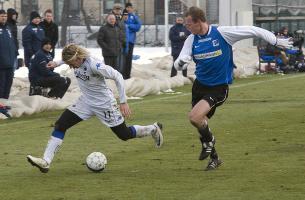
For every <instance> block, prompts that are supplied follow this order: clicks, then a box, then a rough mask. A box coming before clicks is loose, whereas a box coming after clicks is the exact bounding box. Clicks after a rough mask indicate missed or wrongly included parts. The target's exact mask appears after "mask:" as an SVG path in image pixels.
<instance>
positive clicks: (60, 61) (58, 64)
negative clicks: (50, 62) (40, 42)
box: [54, 60, 65, 66]
mask: <svg viewBox="0 0 305 200" xmlns="http://www.w3.org/2000/svg"><path fill="white" fill-rule="evenodd" d="M54 62H55V63H56V64H57V66H60V65H63V64H65V62H64V61H62V60H57V61H54Z"/></svg>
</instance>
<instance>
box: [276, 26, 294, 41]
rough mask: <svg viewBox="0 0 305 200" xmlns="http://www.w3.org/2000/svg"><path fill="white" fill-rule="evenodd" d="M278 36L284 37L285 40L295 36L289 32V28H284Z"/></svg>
mask: <svg viewBox="0 0 305 200" xmlns="http://www.w3.org/2000/svg"><path fill="white" fill-rule="evenodd" d="M277 36H281V37H284V38H290V37H293V35H292V34H291V33H289V32H288V28H287V27H282V28H281V30H280V32H279V33H278V35H277Z"/></svg>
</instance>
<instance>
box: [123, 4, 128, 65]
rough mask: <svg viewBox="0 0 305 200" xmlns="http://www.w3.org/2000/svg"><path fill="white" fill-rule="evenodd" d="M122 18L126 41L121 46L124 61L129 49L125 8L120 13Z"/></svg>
mask: <svg viewBox="0 0 305 200" xmlns="http://www.w3.org/2000/svg"><path fill="white" fill-rule="evenodd" d="M122 20H123V21H124V26H125V37H126V43H125V46H123V55H124V58H125V61H126V55H127V54H128V49H129V46H128V42H127V41H128V40H129V39H128V37H129V29H128V25H127V24H126V21H127V20H128V11H127V10H126V9H124V10H123V13H122ZM125 61H124V62H123V64H124V65H123V66H125Z"/></svg>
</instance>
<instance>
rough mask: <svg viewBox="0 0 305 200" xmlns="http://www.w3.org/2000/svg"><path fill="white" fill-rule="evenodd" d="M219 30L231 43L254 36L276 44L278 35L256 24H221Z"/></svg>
mask: <svg viewBox="0 0 305 200" xmlns="http://www.w3.org/2000/svg"><path fill="white" fill-rule="evenodd" d="M217 30H218V31H219V32H220V34H221V35H222V37H223V38H224V39H225V40H226V41H227V42H228V43H229V44H230V45H233V44H234V43H236V42H238V41H240V40H243V39H248V38H254V37H258V38H261V39H263V40H265V41H266V42H268V43H270V44H272V45H276V37H275V35H274V34H273V33H272V32H270V31H268V30H266V29H262V28H259V27H256V26H220V27H218V28H217Z"/></svg>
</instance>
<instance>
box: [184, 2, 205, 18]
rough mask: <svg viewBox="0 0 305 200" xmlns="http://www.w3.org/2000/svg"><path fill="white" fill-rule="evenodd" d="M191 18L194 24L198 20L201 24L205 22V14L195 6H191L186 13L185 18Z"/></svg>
mask: <svg viewBox="0 0 305 200" xmlns="http://www.w3.org/2000/svg"><path fill="white" fill-rule="evenodd" d="M188 16H191V17H192V20H193V21H194V22H198V21H199V20H200V21H202V22H206V21H207V20H206V17H205V13H204V11H203V10H201V9H200V8H198V7H196V6H192V7H190V8H189V9H188V11H186V13H185V17H188Z"/></svg>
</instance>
